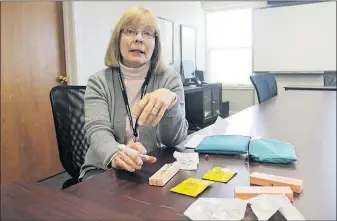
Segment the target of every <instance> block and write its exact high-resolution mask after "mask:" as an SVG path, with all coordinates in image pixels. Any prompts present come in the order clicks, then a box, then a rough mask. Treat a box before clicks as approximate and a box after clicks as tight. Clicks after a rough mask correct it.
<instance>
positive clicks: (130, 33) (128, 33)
mask: <svg viewBox="0 0 337 221" xmlns="http://www.w3.org/2000/svg"><path fill="white" fill-rule="evenodd" d="M122 31H123V33H124V34H125V35H126V36H129V37H135V36H136V35H137V34H138V32H139V31H138V30H137V29H134V28H123V29H122ZM141 33H142V36H143V37H144V38H146V39H152V38H153V37H154V36H155V33H154V32H152V31H149V30H144V31H141Z"/></svg>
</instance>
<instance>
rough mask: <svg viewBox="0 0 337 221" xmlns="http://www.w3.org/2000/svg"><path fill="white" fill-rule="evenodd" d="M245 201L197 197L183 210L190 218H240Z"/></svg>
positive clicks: (242, 215)
mask: <svg viewBox="0 0 337 221" xmlns="http://www.w3.org/2000/svg"><path fill="white" fill-rule="evenodd" d="M246 206H247V203H246V202H245V201H243V200H240V199H229V198H199V199H197V200H196V201H195V202H194V203H193V204H192V205H191V206H190V207H189V208H188V209H187V210H186V211H185V212H184V215H185V216H187V217H189V218H190V219H191V220H242V219H243V218H244V215H245V211H246Z"/></svg>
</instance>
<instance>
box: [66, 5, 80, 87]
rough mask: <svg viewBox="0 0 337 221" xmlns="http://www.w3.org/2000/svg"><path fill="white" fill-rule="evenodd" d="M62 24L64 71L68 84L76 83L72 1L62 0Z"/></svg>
mask: <svg viewBox="0 0 337 221" xmlns="http://www.w3.org/2000/svg"><path fill="white" fill-rule="evenodd" d="M62 3H63V4H62V5H63V25H64V45H65V58H66V72H67V77H68V85H77V84H78V75H77V74H78V73H77V65H76V64H77V62H76V41H75V21H74V10H73V8H74V2H73V1H63V2H62Z"/></svg>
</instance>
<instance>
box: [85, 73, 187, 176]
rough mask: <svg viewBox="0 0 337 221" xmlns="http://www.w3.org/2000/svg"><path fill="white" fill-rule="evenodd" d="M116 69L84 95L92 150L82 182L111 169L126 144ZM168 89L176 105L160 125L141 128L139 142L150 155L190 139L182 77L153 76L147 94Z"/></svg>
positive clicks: (94, 78)
mask: <svg viewBox="0 0 337 221" xmlns="http://www.w3.org/2000/svg"><path fill="white" fill-rule="evenodd" d="M117 75H118V74H117V69H111V68H107V69H104V70H101V71H99V72H97V73H95V74H93V75H91V76H90V77H89V80H88V84H87V87H86V91H85V101H84V102H85V125H84V130H85V133H86V139H87V140H88V142H89V149H88V151H87V153H86V156H85V162H84V164H83V165H82V167H81V171H80V177H79V179H81V178H82V177H83V176H84V174H85V172H87V171H88V170H91V169H95V168H101V169H105V170H106V169H108V168H107V166H108V164H109V163H110V160H111V157H112V156H113V155H114V154H115V153H116V152H117V144H118V143H124V136H125V118H126V116H127V115H126V110H125V104H124V100H123V96H122V93H121V87H120V84H119V82H118V76H117ZM159 88H168V89H169V90H171V91H173V92H175V93H176V94H177V95H178V96H177V102H176V104H175V105H174V106H173V107H172V108H171V109H169V110H166V112H165V114H164V116H163V118H162V119H161V120H160V122H159V124H157V125H156V126H155V127H152V125H151V124H149V125H148V126H139V142H140V143H142V144H143V145H144V147H145V148H146V149H147V152H150V151H152V150H154V149H156V148H161V147H162V144H163V145H165V146H168V147H175V146H177V145H178V144H180V143H181V142H182V141H184V140H185V138H186V137H187V129H188V123H187V120H186V119H185V97H184V89H183V85H182V81H181V78H180V75H179V74H178V73H176V72H175V71H173V70H169V69H168V70H167V71H166V73H164V74H157V73H154V72H152V73H151V78H150V81H149V85H148V88H147V92H152V91H154V90H156V89H159Z"/></svg>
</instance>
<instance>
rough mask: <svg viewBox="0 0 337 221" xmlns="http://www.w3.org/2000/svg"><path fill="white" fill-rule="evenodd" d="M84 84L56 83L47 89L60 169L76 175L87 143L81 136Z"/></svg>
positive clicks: (75, 176) (82, 160)
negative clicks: (60, 84) (65, 84)
mask: <svg viewBox="0 0 337 221" xmlns="http://www.w3.org/2000/svg"><path fill="white" fill-rule="evenodd" d="M85 88H86V87H85V86H56V87H54V88H52V89H51V91H50V101H51V106H52V112H53V117H54V126H55V131H56V138H57V143H58V150H59V158H60V161H61V164H62V166H63V168H64V169H65V170H66V172H67V173H69V175H71V176H72V177H73V178H78V176H79V172H80V168H81V166H82V164H83V163H84V157H85V154H86V152H87V150H88V148H89V145H88V143H87V141H86V139H85V133H84V131H83V127H84V93H85Z"/></svg>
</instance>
